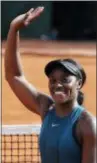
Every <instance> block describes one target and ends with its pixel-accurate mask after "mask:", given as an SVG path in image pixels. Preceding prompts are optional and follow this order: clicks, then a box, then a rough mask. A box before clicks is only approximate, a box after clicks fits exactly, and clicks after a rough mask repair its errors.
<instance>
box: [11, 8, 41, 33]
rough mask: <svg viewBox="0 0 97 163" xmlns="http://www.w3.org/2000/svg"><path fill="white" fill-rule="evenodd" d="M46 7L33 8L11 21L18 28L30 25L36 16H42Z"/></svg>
mask: <svg viewBox="0 0 97 163" xmlns="http://www.w3.org/2000/svg"><path fill="white" fill-rule="evenodd" d="M43 10H44V7H37V8H36V9H33V8H31V9H30V10H29V11H28V12H27V13H25V14H22V15H19V16H17V17H16V18H15V19H14V20H13V21H12V23H11V25H14V26H15V27H16V29H17V30H19V29H20V28H22V27H26V26H28V25H29V24H30V23H31V22H32V21H33V20H34V19H35V18H36V17H38V16H40V14H41V13H42V12H43Z"/></svg>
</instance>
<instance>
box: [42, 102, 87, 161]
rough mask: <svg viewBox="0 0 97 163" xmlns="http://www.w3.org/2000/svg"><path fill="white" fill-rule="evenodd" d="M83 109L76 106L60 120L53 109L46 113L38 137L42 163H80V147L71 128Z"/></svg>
mask: <svg viewBox="0 0 97 163" xmlns="http://www.w3.org/2000/svg"><path fill="white" fill-rule="evenodd" d="M83 109H84V108H83V107H81V106H79V105H78V106H77V107H76V108H74V109H73V111H72V112H71V113H70V114H69V115H68V116H65V117H62V118H61V117H59V116H57V115H56V112H55V109H54V108H53V109H52V110H50V111H49V112H48V114H47V115H46V117H45V119H44V121H43V124H42V128H41V132H40V137H39V146H40V154H41V162H42V163H81V147H80V145H79V144H78V143H77V141H76V140H75V138H74V136H73V128H74V125H75V123H76V122H77V120H78V118H79V117H80V115H81V113H82V111H83Z"/></svg>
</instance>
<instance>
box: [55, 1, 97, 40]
mask: <svg viewBox="0 0 97 163" xmlns="http://www.w3.org/2000/svg"><path fill="white" fill-rule="evenodd" d="M52 15H53V21H52V22H53V23H52V26H53V28H57V30H58V31H59V35H58V38H59V39H64V38H65V39H95V38H96V30H97V2H95V1H85V2H84V1H73V2H72V1H71V2H70V1H68V2H63V1H60V2H59V1H58V2H53V14H52Z"/></svg>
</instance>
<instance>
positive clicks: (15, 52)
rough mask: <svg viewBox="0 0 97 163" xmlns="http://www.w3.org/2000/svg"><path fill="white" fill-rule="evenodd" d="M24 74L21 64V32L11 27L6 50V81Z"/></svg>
mask: <svg viewBox="0 0 97 163" xmlns="http://www.w3.org/2000/svg"><path fill="white" fill-rule="evenodd" d="M22 74H23V72H22V67H21V64H20V52H19V31H16V30H15V27H14V26H12V25H11V26H10V29H9V33H8V37H7V44H6V50H5V77H6V79H8V78H10V77H13V76H21V75H22Z"/></svg>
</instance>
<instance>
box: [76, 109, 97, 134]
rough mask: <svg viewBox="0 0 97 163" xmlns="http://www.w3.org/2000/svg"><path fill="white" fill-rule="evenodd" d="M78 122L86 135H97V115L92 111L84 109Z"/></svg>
mask: <svg viewBox="0 0 97 163" xmlns="http://www.w3.org/2000/svg"><path fill="white" fill-rule="evenodd" d="M78 123H79V126H80V129H81V131H82V133H83V134H84V135H92V134H93V135H96V117H94V116H93V115H92V114H91V113H90V112H88V111H87V110H84V111H83V112H82V114H81V116H80V119H79V122H78Z"/></svg>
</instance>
